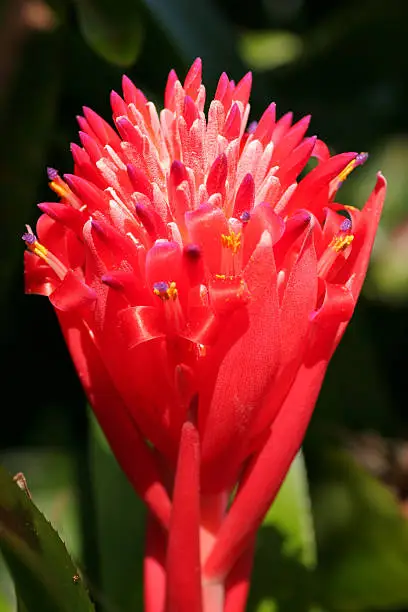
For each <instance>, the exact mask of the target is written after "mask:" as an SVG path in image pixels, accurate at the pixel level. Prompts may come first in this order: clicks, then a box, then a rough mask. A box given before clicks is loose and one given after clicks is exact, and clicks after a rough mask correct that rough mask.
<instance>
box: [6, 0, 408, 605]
mask: <svg viewBox="0 0 408 612" xmlns="http://www.w3.org/2000/svg"><path fill="white" fill-rule="evenodd" d="M407 40H408V3H406V2H404V1H403V0H371V1H370V0H366V1H361V2H358V3H356V2H353V1H351V0H350V1H346V0H344V1H340V0H337V1H332V2H323V1H319V0H286V1H281V0H253V1H252V2H251V3H248V2H247V1H244V0H218V1H213V2H210V1H209V0H195V1H194V2H191V0H144V1H143V0H132V1H131V0H115V1H114V2H111V1H110V0H77V2H75V1H73V0H71V1H70V0H53V1H51V0H50V1H49V2H45V1H42V0H2V2H1V3H0V143H1V146H0V189H1V197H0V202H1V206H2V216H1V225H0V228H1V230H0V231H1V249H0V257H1V260H0V283H1V284H0V287H1V292H0V316H1V328H0V341H1V392H2V395H1V397H2V410H1V415H2V421H1V426H0V452H1V453H2V457H3V461H4V463H5V464H6V466H9V468H10V469H14V470H15V471H17V470H19V469H22V468H24V470H25V472H28V473H29V474H30V475H31V478H32V481H33V483H34V484H35V483H36V484H37V486H38V490H39V494H38V495H39V496H40V494H41V495H42V498H41V499H42V501H43V504H44V507H46V508H49V506H50V504H51V505H52V504H53V503H54V504H55V500H56V498H57V493H58V495H62V493H61V491H62V492H64V491H65V493H66V495H67V496H68V498H69V500H71V501H68V502H67V504H66V506H64V504H62V508H63V509H62V510H61V511H60V512H59V514H58V512H57V514H56V516H57V518H58V517H61V516H63V515H64V512H65V510H64V508H68V510H69V509H70V508H71V506H73V507H74V508H75V512H74V511H73V514H75V516H76V517H77V518H76V519H75V520H74V519H73V523H72V524H75V527H72V528H69V529H68V528H67V534H66V539H67V540H69V541H71V540H72V542H73V544H72V548H73V551H74V554H75V555H77V557H78V558H79V559H81V562H82V564H83V567H84V568H85V571H86V572H87V573H88V574H89V576H90V577H91V578H90V581H91V583H93V585H94V587H95V588H94V591H95V592H97V593H99V595H98V597H99V600H100V601H102V602H104V605H105V608H103V609H106V610H107V611H115V610H128V609H129V610H133V609H139V608H138V607H132V606H137V604H136V603H132V604H129V602H127V604H125V603H123V602H124V599H123V597H122V599H121V597H120V592H121V588H120V578H118V579H117V580H116V582H115V580H114V578H112V571H113V573H114V575H116V574H118V573H119V572H118V571H117V570H116V574H115V571H114V570H112V569H111V570H110V572H111V573H110V574H109V575H110V577H111V578H112V580H111V582H109V580H108V584H107V582H106V580H105V582H104V581H103V575H105V576H106V575H107V573H109V572H108V570H107V569H106V567H107V566H106V562H105V561H106V560H105V561H104V558H103V555H104V551H103V546H104V545H102V546H101V545H100V533H96V531H95V528H94V525H93V519H92V517H93V516H94V512H97V508H98V504H99V503H101V501H100V495H99V497H98V494H95V482H96V481H98V477H97V476H95V470H96V468H95V461H93V460H89V457H90V456H91V457H93V454H92V453H93V452H94V449H93V447H92V443H91V442H90V439H91V438H92V436H90V431H89V428H90V426H89V420H88V416H87V411H86V405H85V400H84V397H83V394H82V391H81V389H80V386H79V383H78V381H77V379H76V376H75V373H74V371H73V368H72V366H71V363H70V360H69V357H68V355H67V351H66V348H65V346H64V343H63V341H62V337H61V335H60V333H59V329H58V325H57V322H56V319H55V317H54V314H53V312H52V309H51V307H50V305H49V304H48V302H47V300H45V299H42V298H39V297H26V296H24V289H23V268H22V260H23V250H24V245H23V243H22V241H21V240H20V236H21V234H22V233H23V231H24V224H25V223H27V222H28V223H31V224H34V223H35V220H36V219H37V217H38V211H37V209H36V206H35V204H36V203H37V202H40V201H47V200H52V199H53V194H52V193H51V192H50V191H49V189H48V187H47V177H46V172H45V168H46V166H47V165H49V166H53V167H56V168H58V169H59V170H60V171H61V172H70V171H71V170H72V161H71V157H70V153H69V143H70V142H71V141H73V142H78V138H77V129H78V128H77V125H76V121H75V115H77V114H79V113H80V112H81V107H82V105H83V104H85V105H87V106H90V107H92V108H93V109H94V110H96V111H97V112H98V113H100V114H101V115H102V116H104V117H105V118H106V119H110V115H111V113H110V109H109V92H110V90H111V89H115V90H117V91H120V79H121V75H122V74H123V72H126V74H127V75H128V76H130V77H131V78H132V79H133V80H134V81H135V83H136V84H137V86H138V87H139V88H141V89H142V90H143V91H144V92H145V93H146V95H147V96H148V97H149V98H151V99H152V100H153V101H155V102H156V103H157V104H158V106H159V107H161V105H162V95H163V90H164V84H165V79H166V77H167V74H168V72H169V70H170V68H172V67H174V68H175V69H176V71H177V72H178V74H179V76H180V77H181V78H184V75H185V73H186V71H187V69H188V66H189V64H190V63H191V62H192V61H193V60H194V59H195V57H197V56H200V57H202V59H203V65H204V83H205V84H206V86H207V99H211V96H212V94H213V93H214V90H215V86H216V83H217V80H218V77H219V75H220V73H221V72H222V71H224V70H225V71H227V72H228V73H229V76H230V77H231V78H234V79H236V80H239V79H240V78H241V76H242V75H243V74H244V72H246V71H247V70H248V69H251V70H253V72H254V85H253V95H252V98H251V100H252V106H251V117H250V119H251V120H256V119H257V118H258V117H259V116H260V114H261V113H262V111H263V110H264V108H265V107H266V106H267V105H268V104H269V102H270V101H272V100H274V101H276V102H277V108H278V113H279V114H283V113H285V112H287V111H288V110H292V111H293V112H294V114H295V119H298V118H300V117H301V116H302V115H304V114H308V113H311V114H312V124H311V129H310V130H309V134H314V133H317V134H318V135H319V137H320V138H322V139H324V140H325V141H326V142H327V143H328V144H329V145H330V147H331V149H332V150H333V151H334V152H341V151H353V150H356V151H369V152H370V158H369V160H368V162H367V163H366V165H365V166H364V167H363V168H361V169H359V170H357V171H356V172H355V173H354V174H353V175H352V176H351V178H350V179H348V181H347V183H346V184H345V186H344V187H343V188H342V191H341V192H340V194H339V200H340V201H342V202H343V203H347V204H353V205H356V206H362V205H363V204H364V201H365V199H366V198H367V197H368V194H369V192H370V190H371V188H372V187H373V185H374V182H375V174H376V172H377V171H378V170H379V169H381V170H382V172H383V173H384V174H385V175H386V177H387V178H388V181H389V195H388V199H387V202H386V208H385V212H384V216H383V220H382V223H381V227H380V230H379V233H378V238H377V242H376V245H375V250H374V254H373V260H372V266H371V268H370V272H369V276H368V279H367V282H366V285H365V287H364V290H363V295H362V297H361V299H360V302H359V305H358V308H357V312H356V315H355V317H354V318H353V321H352V323H351V325H350V327H349V329H348V331H347V333H346V335H345V338H344V340H343V342H342V344H341V346H340V348H339V349H338V352H337V353H336V355H335V357H334V359H333V362H332V364H331V367H330V370H329V374H328V376H327V379H326V382H325V385H324V388H323V391H322V394H321V397H320V400H319V403H318V406H317V409H316V413H315V417H314V419H313V423H312V426H311V429H310V431H309V434H308V437H307V440H306V444H305V455H306V461H307V465H308V471H309V477H310V486H311V494H312V503H313V517H314V523H315V529H316V537H317V545H318V559H319V564H318V570H315V571H312V570H310V569H305V568H304V567H303V566H302V564H301V563H300V562H299V561H298V560H296V559H292V558H286V557H285V559H284V560H282V559H283V557H282V555H283V553H282V550H281V549H282V545H283V544H282V540H281V536H280V535H279V534H278V532H277V531H274V530H270V531H269V532H268V531H267V530H266V529H265V530H264V531H263V533H262V534H261V536H260V545H259V554H258V561H257V568H256V572H255V581H254V589H253V594H252V600H251V604H250V605H251V608H250V609H252V610H259V611H260V610H261V609H262V611H263V612H268V610H271V611H273V610H284V611H288V612H291V611H293V612H297V611H298V610H299V611H300V612H301V611H302V610H318V609H319V610H321V609H323V608H324V609H325V610H339V611H340V612H341V611H342V610H356V611H357V610H358V611H359V610H375V609H382V610H396V609H402V608H403V607H404V606H406V609H408V442H407V434H408V406H407V379H408V370H407V364H408V361H407V352H408V266H407V261H408V205H407V195H406V194H407V192H408V121H407V100H408V78H407V75H408V53H407V51H406V45H407ZM104 460H106V458H105V459H102V460H99V459H98V461H102V463H103V461H104ZM97 463H98V462H97ZM98 466H99V468H98V469H99V470H101V467H100V464H99V463H98ZM361 466H363V468H364V469H363V470H362V469H361ZM103 469H104V470H105V469H106V470H107V471H105V472H104V471H103V470H102V472H99V478H100V479H101V480H100V481H98V482H99V483H100V488H102V489H104V488H105V489H106V490H108V486H107V483H108V481H109V478H110V477H108V475H107V474H108V473H109V474H110V472H109V470H113V472H112V474H114V476H112V477H111V478H112V479H113V482H114V483H116V485H117V486H118V487H119V485H118V484H117V483H118V482H119V481H120V487H122V489H126V485H125V483H123V482H122V481H121V479H120V474H118V472H117V471H116V472H115V471H114V470H115V467H114V466H111V467H109V468H107V467H106V466H105V467H104V468H103ZM101 474H102V476H101ZM371 476H374V477H375V478H374V479H373V478H371ZM92 483H93V484H92ZM112 486H115V484H114V485H112ZM34 488H35V487H34ZM122 489H121V491H122ZM109 491H112V489H109ZM390 492H391V494H390ZM117 494H118V495H119V492H118V493H117ZM120 495H124V496H126V495H127V496H128V497H129V499H130V496H129V492H123V491H122V492H121V493H120ZM128 497H126V500H128ZM124 499H125V498H124V497H121V498H120V500H119V499H118V500H117V501H118V503H123V505H124V506H126V504H127V503H129V504H131V503H133V502H131V501H129V500H128V501H127V502H126V503H125V501H122V500H124ZM72 500H74V501H72ZM71 502H72V503H71ZM61 503H62V502H61ZM47 504H48V506H47ZM39 505H41V504H39ZM126 507H128V506H126ZM68 510H67V512H68ZM69 512H71V510H69ZM100 512H102V514H103V512H104V511H100ZM404 517H407V518H404ZM61 520H62V521H63V520H65V519H61ZM104 521H105V522H104ZM107 521H108V519H107V518H106V517H105V518H102V519H100V521H99V523H98V525H99V526H100V525H102V528H103V526H104V525H105V528H106V522H107ZM56 522H57V523H58V520H57V519H56ZM70 524H71V523H70ZM134 529H135V530H136V532H137V533H138V534H139V536H140V532H141V528H140V525H139V526H137V527H135V528H134ZM111 531H113V528H112V530H111ZM72 532H75V533H74V535H73V534H72ZM107 533H108V532H105V536H106V538H105V542H104V544H106V541H109V542H111V544H110V545H111V548H110V551H111V552H112V550H113V548H112V547H114V546H115V542H116V545H117V538H116V536H114V535H113V534H112V533H111V532H109V534H110V535H106V534H107ZM97 547H99V548H100V550H99V553H100V554H98V551H97ZM117 550H118V551H119V552H118V554H123V557H126V554H125V552H124V549H123V548H121V547H120V546H118V545H117ZM271 551H272V552H271ZM273 551H275V552H273ZM275 553H276V554H275ZM104 564H105V565H104ZM136 565H137V563H136ZM134 567H135V565H134V566H132V570H131V571H132V572H133V569H134ZM135 571H136V570H135ZM0 572H1V570H0ZM104 572H105V574H104ZM3 573H4V572H3ZM125 573H126V572H125ZM268 575H269V578H268V579H265V576H268ZM101 576H102V577H101ZM274 577H275V579H274ZM114 582H115V584H114V585H113V586H112V584H113V583H114ZM0 587H1V581H0ZM4 588H5V589H6V590H7V586H5V587H4ZM0 590H1V588H0ZM106 593H108V595H106ZM105 596H106V597H105ZM268 598H269V599H271V600H272V599H274V600H275V604H274V605H275V608H273V607H269V608H268V607H267V606H268V605H269V604H268V601H269V599H268ZM136 600H137V598H136ZM136 600H135V601H136ZM112 602H113V603H112ZM260 602H264V603H263V604H262V605H264V607H263V608H261V604H260ZM265 602H266V603H265ZM276 602H277V603H276ZM311 602H317V603H316V605H318V606H319V607H315V608H312V607H310V606H311V605H312V604H311ZM270 605H272V604H270ZM129 606H130V607H129ZM276 606H277V607H276ZM8 609H9V608H7V607H5V608H4V610H8ZM0 610H3V609H2V608H1V600H0Z"/></svg>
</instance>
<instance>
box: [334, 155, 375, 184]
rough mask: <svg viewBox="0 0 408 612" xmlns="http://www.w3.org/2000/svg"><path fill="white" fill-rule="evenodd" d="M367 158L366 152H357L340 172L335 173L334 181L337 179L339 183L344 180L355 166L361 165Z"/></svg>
mask: <svg viewBox="0 0 408 612" xmlns="http://www.w3.org/2000/svg"><path fill="white" fill-rule="evenodd" d="M367 158H368V153H359V154H358V155H357V157H355V158H354V159H352V160H351V162H349V163H348V164H347V166H346V167H345V168H344V170H342V171H341V172H340V174H338V175H337V177H336V181H338V183H340V184H341V183H343V182H344V181H345V180H346V178H347V177H348V176H349V174H351V173H352V172H353V170H354V169H355V168H357V166H361V165H362V164H364V163H365V162H366V161H367Z"/></svg>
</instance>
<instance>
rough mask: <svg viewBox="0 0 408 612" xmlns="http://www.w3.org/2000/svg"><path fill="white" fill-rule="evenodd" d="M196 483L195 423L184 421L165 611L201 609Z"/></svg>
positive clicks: (198, 469)
mask: <svg viewBox="0 0 408 612" xmlns="http://www.w3.org/2000/svg"><path fill="white" fill-rule="evenodd" d="M199 483H200V440H199V434H198V431H197V428H196V427H195V425H194V424H193V423H192V422H191V421H186V422H185V423H184V425H183V428H182V432H181V440H180V448H179V457H178V462H177V471H176V478H175V482H174V491H173V505H172V512H171V517H170V530H169V536H168V547H167V563H166V569H167V572H166V573H167V593H166V612H202V597H201V569H200V542H199V525H200V491H199V486H200V484H199ZM214 612H217V610H214Z"/></svg>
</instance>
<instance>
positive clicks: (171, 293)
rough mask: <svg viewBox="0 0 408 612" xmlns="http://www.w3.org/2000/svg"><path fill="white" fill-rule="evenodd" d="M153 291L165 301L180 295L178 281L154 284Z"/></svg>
mask: <svg viewBox="0 0 408 612" xmlns="http://www.w3.org/2000/svg"><path fill="white" fill-rule="evenodd" d="M153 293H154V294H155V295H157V296H158V297H159V298H160V299H161V300H163V301H164V302H166V301H168V300H175V299H176V298H177V295H178V291H177V286H176V283H175V282H174V281H173V282H171V283H166V282H164V281H161V282H159V283H155V284H154V285H153Z"/></svg>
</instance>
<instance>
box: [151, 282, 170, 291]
mask: <svg viewBox="0 0 408 612" xmlns="http://www.w3.org/2000/svg"><path fill="white" fill-rule="evenodd" d="M168 289H169V284H168V283H166V281H159V282H158V283H154V285H153V290H154V291H155V292H156V293H159V294H161V293H166V291H168Z"/></svg>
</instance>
